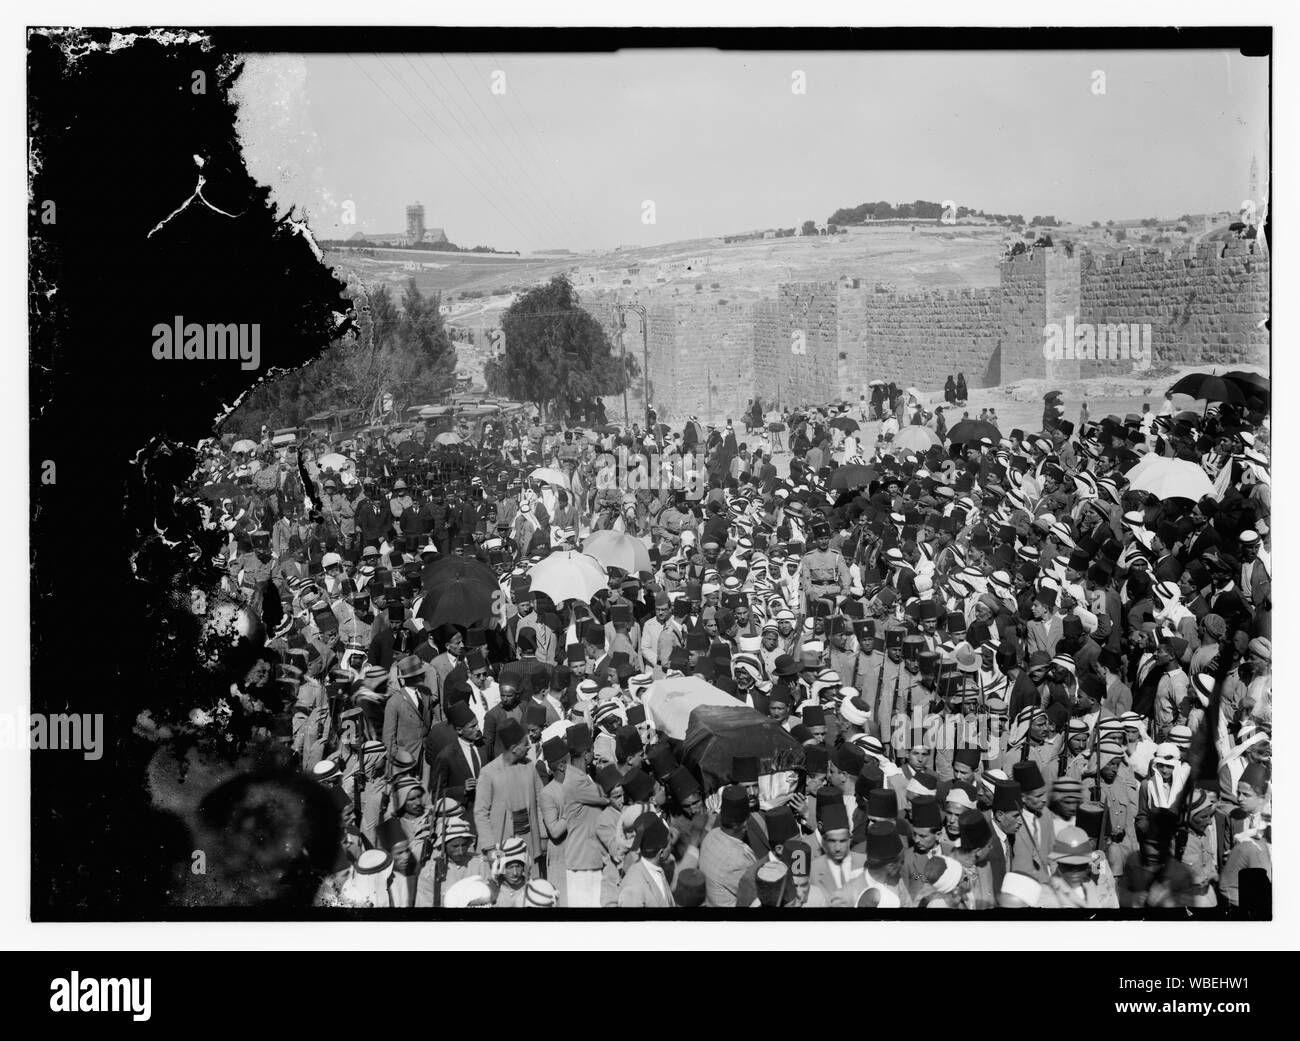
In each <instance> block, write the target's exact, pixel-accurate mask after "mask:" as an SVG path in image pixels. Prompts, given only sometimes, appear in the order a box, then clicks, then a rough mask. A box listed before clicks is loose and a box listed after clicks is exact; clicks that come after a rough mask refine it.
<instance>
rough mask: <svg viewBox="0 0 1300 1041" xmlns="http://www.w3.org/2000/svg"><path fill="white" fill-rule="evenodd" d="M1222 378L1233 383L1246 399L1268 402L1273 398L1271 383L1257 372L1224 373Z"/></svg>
mask: <svg viewBox="0 0 1300 1041" xmlns="http://www.w3.org/2000/svg"><path fill="white" fill-rule="evenodd" d="M1223 378H1224V379H1225V380H1227V381H1228V382H1229V383H1235V384H1236V385H1237V386H1238V387H1239V388H1240V389H1241V392H1242V393H1243V394H1244V395H1246V397H1247V398H1262V399H1263V400H1264V401H1268V400H1269V399H1270V398H1271V397H1272V396H1273V381H1272V380H1270V379H1269V378H1268V377H1267V376H1261V375H1260V374H1259V373H1257V372H1225V373H1224V374H1223Z"/></svg>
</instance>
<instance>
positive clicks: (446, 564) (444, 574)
mask: <svg viewBox="0 0 1300 1041" xmlns="http://www.w3.org/2000/svg"><path fill="white" fill-rule="evenodd" d="M464 580H469V581H472V582H474V583H475V584H476V585H481V586H488V587H490V588H492V589H497V588H499V586H498V585H497V574H496V572H495V571H493V570H492V569H491V568H490V567H488V566H487V565H486V564H484V563H483V561H481V560H476V559H475V558H474V557H456V556H451V557H443V558H442V559H441V560H435V561H434V562H433V563H432V564H429V565H427V566H426V567H425V569H424V571H423V573H422V574H421V576H420V584H421V586H423V588H424V592H425V594H426V595H428V594H429V593H434V592H437V590H439V589H441V588H442V587H443V586H447V585H450V584H451V583H452V582H459V581H464Z"/></svg>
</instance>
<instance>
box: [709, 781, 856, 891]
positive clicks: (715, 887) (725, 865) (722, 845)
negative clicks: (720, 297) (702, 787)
mask: <svg viewBox="0 0 1300 1041" xmlns="http://www.w3.org/2000/svg"><path fill="white" fill-rule="evenodd" d="M755 780H757V778H755ZM749 815H750V803H749V796H748V794H747V793H746V791H745V789H744V787H742V786H741V785H737V784H731V785H728V786H727V787H725V788H723V789H722V803H721V806H720V808H719V811H718V823H717V825H716V826H715V827H714V828H713V829H712V830H710V831H709V833H708V834H707V835H705V836H704V841H703V842H702V843H701V844H700V863H699V868H700V872H701V873H702V874H703V875H704V884H705V892H706V894H707V895H706V901H705V906H707V907H735V906H736V892H737V889H738V888H739V885H740V877H741V876H742V875H743V874H744V873H745V871H746V870H748V869H749V867H750V866H751V865H752V864H753V863H754V862H755V861H756V860H757V859H758V858H757V857H755V856H754V853H753V852H752V851H751V849H750V847H749V846H748V845H746V843H745V841H744V839H745V834H746V828H747V824H748V821H749ZM846 830H847V829H846ZM845 838H846V839H847V834H846V836H845Z"/></svg>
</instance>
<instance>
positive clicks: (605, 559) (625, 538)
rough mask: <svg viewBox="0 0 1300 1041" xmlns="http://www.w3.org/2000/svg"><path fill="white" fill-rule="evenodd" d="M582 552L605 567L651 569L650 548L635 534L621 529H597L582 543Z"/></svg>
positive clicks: (634, 570)
mask: <svg viewBox="0 0 1300 1041" xmlns="http://www.w3.org/2000/svg"><path fill="white" fill-rule="evenodd" d="M582 552H584V553H586V554H588V555H589V556H593V557H595V558H596V559H597V560H598V561H600V562H601V563H602V564H604V565H605V567H616V568H622V569H623V570H624V571H629V572H637V571H653V570H654V568H653V567H651V566H650V548H649V547H648V546H647V545H646V544H645V542H643V541H642V540H641V539H639V538H637V537H636V536H635V535H629V534H627V533H626V532H621V531H598V532H596V533H595V534H594V535H592V536H591V538H589V539H587V541H586V542H585V543H584V544H583V547H582Z"/></svg>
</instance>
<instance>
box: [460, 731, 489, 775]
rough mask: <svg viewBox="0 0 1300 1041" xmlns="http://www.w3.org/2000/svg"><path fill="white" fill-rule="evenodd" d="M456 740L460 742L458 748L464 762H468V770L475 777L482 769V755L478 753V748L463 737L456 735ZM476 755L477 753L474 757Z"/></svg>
mask: <svg viewBox="0 0 1300 1041" xmlns="http://www.w3.org/2000/svg"><path fill="white" fill-rule="evenodd" d="M456 740H457V741H459V742H460V750H461V752H462V753H463V754H464V756H465V762H467V763H468V764H469V772H470V773H471V774H473V775H474V777H475V778H477V777H478V775H479V771H480V770H482V769H483V757H482V756H481V755H478V749H476V748H475V747H474V746H473V745H471V744H470V743H469V742H468V741H466V740H465V739H464V738H463V737H458V738H456ZM476 755H478V758H477V759H475V756H476Z"/></svg>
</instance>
